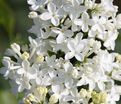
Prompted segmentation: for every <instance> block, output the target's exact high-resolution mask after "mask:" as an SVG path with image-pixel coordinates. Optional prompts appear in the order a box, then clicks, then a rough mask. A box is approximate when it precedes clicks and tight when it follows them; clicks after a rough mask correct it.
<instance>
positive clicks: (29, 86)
mask: <svg viewBox="0 0 121 104" xmlns="http://www.w3.org/2000/svg"><path fill="white" fill-rule="evenodd" d="M27 2H28V4H29V5H30V10H31V12H30V13H29V18H31V19H33V21H34V25H33V26H32V28H31V29H30V30H29V32H30V33H33V34H35V35H36V38H32V37H29V44H24V45H22V46H20V45H18V44H16V43H13V44H12V45H11V48H10V49H8V50H7V52H6V56H5V57H3V60H2V63H3V67H2V68H1V70H0V73H1V74H3V75H4V77H5V78H6V79H9V81H10V85H11V91H12V92H13V93H14V94H15V95H16V97H17V96H18V94H19V93H23V95H24V97H23V99H22V100H21V101H20V102H19V103H22V104H116V102H117V101H119V100H120V95H121V85H120V84H119V83H117V82H119V81H121V55H120V54H118V53H114V52H113V50H114V48H115V40H116V39H117V37H118V34H119V33H118V29H120V28H121V14H118V15H117V12H118V7H117V6H114V5H113V0H101V2H96V1H95V0H27Z"/></svg>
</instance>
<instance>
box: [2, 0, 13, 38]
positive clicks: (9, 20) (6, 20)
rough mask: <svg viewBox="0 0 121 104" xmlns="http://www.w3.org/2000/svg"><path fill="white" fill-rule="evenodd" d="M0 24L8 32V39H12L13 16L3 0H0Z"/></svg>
mask: <svg viewBox="0 0 121 104" xmlns="http://www.w3.org/2000/svg"><path fill="white" fill-rule="evenodd" d="M0 24H1V25H2V26H3V27H4V28H5V30H6V31H7V32H8V35H9V38H10V40H12V38H13V28H14V16H13V12H12V10H11V8H10V7H9V5H8V4H7V3H6V2H5V1H4V0H0Z"/></svg>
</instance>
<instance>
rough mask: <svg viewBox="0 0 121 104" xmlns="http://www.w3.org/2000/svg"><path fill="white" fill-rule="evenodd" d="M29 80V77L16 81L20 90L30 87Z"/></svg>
mask: <svg viewBox="0 0 121 104" xmlns="http://www.w3.org/2000/svg"><path fill="white" fill-rule="evenodd" d="M29 81H30V80H29V79H28V78H27V77H23V78H19V79H16V83H17V84H18V92H22V91H23V90H24V89H30V88H31V85H30V83H29Z"/></svg>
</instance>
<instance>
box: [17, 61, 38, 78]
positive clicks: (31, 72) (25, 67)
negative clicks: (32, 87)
mask: <svg viewBox="0 0 121 104" xmlns="http://www.w3.org/2000/svg"><path fill="white" fill-rule="evenodd" d="M36 72H37V71H36V67H35V66H34V65H33V66H32V67H30V63H29V62H28V61H27V60H24V61H23V62H22V68H19V69H18V70H17V73H18V74H20V75H25V76H27V77H28V78H29V79H33V78H35V76H36Z"/></svg>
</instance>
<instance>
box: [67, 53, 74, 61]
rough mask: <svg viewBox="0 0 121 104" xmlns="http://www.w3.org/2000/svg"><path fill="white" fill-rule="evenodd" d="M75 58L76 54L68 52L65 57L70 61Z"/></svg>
mask: <svg viewBox="0 0 121 104" xmlns="http://www.w3.org/2000/svg"><path fill="white" fill-rule="evenodd" d="M73 57H74V52H68V53H67V54H66V55H65V59H66V60H68V59H71V58H73Z"/></svg>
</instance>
